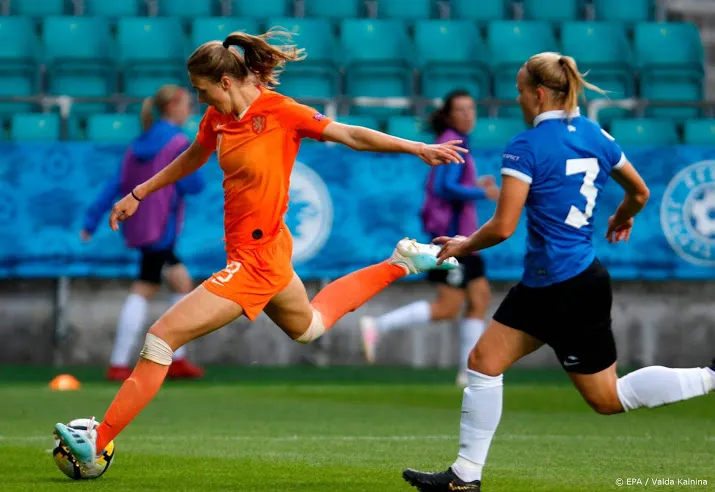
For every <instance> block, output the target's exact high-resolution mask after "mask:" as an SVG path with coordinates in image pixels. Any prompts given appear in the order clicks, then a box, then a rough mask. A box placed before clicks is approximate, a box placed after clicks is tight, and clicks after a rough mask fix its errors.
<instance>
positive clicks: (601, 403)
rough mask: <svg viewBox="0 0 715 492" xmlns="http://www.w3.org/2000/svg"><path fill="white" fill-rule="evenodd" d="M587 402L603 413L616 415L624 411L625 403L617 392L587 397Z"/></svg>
mask: <svg viewBox="0 0 715 492" xmlns="http://www.w3.org/2000/svg"><path fill="white" fill-rule="evenodd" d="M586 403H588V404H589V405H590V407H591V408H593V409H594V410H595V411H596V413H599V414H601V415H616V414H618V413H622V412H623V405H621V401H620V400H619V399H618V395H616V394H614V395H608V396H605V395H604V396H600V397H594V398H589V397H586Z"/></svg>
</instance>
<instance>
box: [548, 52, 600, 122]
mask: <svg viewBox="0 0 715 492" xmlns="http://www.w3.org/2000/svg"><path fill="white" fill-rule="evenodd" d="M559 65H560V66H561V69H562V70H563V71H564V73H565V74H566V81H567V86H568V90H567V92H566V107H567V108H568V110H569V111H573V110H575V109H576V108H577V107H578V100H579V98H581V97H585V96H584V90H585V89H591V90H592V91H596V92H598V93H599V94H604V95H605V94H606V91H604V90H603V89H601V88H600V87H597V86H595V85H593V84H590V83H588V82H586V79H585V75H586V74H581V73H580V72H579V71H578V67H577V66H576V60H574V59H573V58H572V57H570V56H562V57H560V58H559Z"/></svg>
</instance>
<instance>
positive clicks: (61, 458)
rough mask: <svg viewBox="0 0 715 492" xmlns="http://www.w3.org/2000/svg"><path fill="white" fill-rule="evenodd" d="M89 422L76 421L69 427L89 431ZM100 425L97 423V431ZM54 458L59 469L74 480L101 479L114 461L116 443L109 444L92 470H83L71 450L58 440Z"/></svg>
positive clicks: (95, 424)
mask: <svg viewBox="0 0 715 492" xmlns="http://www.w3.org/2000/svg"><path fill="white" fill-rule="evenodd" d="M89 421H90V420H89V419H75V420H73V421H71V422H69V423H68V424H67V425H68V426H69V427H72V428H73V429H78V430H87V427H88V426H89ZM98 425H99V422H95V423H94V428H95V429H96V428H97V426H98ZM52 457H53V458H54V460H55V464H56V465H57V468H59V469H60V471H62V473H64V474H65V475H67V476H68V477H70V478H72V479H74V480H87V479H92V478H99V477H101V476H102V474H103V473H104V472H106V471H107V470H108V469H109V467H110V465H111V464H112V462H113V461H114V441H112V442H110V443H109V444H107V447H106V448H105V449H104V451H102V454H101V455H99V457H98V458H97V461H95V462H94V466H93V467H92V468H90V469H86V468H85V469H81V468H80V466H79V463H78V462H77V460H76V459H75V457H74V456H72V453H71V452H70V450H69V449H67V448H66V447H65V446H64V445H63V444H62V443H61V442H60V440H59V439H57V438H55V446H54V448H53V449H52Z"/></svg>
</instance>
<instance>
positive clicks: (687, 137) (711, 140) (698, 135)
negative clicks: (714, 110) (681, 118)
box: [683, 119, 715, 146]
mask: <svg viewBox="0 0 715 492" xmlns="http://www.w3.org/2000/svg"><path fill="white" fill-rule="evenodd" d="M684 129H685V132H684V142H683V143H685V144H686V145H713V146H715V119H707V120H705V119H703V120H688V121H686V122H685V128H684Z"/></svg>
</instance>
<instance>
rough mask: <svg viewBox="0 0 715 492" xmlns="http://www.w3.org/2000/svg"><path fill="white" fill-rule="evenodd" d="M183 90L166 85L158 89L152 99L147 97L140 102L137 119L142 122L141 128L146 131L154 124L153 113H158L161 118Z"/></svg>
mask: <svg viewBox="0 0 715 492" xmlns="http://www.w3.org/2000/svg"><path fill="white" fill-rule="evenodd" d="M183 92H184V89H182V88H181V87H179V86H178V85H174V84H166V85H162V86H161V87H159V89H158V90H157V91H156V94H154V95H153V96H152V97H147V98H146V99H144V101H143V102H142V109H141V112H140V113H139V119H140V120H141V122H142V128H143V129H144V131H147V130H148V129H149V128H151V126H152V125H153V124H154V119H155V113H154V111H155V110H156V111H158V112H159V113H160V114H161V116H164V112H165V111H166V108H167V107H168V106H169V104H170V103H172V102H173V101H176V100H177V99H178V98H180V97H181V96H182V94H183Z"/></svg>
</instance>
